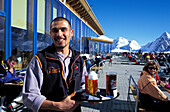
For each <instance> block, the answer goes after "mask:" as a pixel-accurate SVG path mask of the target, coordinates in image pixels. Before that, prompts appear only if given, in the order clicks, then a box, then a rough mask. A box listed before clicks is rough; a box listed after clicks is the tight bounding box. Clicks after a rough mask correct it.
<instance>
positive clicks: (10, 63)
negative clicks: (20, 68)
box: [7, 60, 17, 68]
mask: <svg viewBox="0 0 170 112" xmlns="http://www.w3.org/2000/svg"><path fill="white" fill-rule="evenodd" d="M7 63H8V66H9V67H10V68H14V66H15V65H16V64H17V62H15V61H13V60H12V61H9V60H8V61H7Z"/></svg>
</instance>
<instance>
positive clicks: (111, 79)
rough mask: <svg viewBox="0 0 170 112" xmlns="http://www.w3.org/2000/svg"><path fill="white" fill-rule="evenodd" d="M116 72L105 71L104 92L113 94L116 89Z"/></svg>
mask: <svg viewBox="0 0 170 112" xmlns="http://www.w3.org/2000/svg"><path fill="white" fill-rule="evenodd" d="M116 79H117V73H116V72H106V94H107V95H110V96H114V90H116V83H117V81H116Z"/></svg>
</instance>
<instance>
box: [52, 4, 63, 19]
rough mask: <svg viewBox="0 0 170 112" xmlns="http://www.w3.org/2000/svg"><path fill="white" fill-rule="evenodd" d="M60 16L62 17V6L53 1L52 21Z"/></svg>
mask: <svg viewBox="0 0 170 112" xmlns="http://www.w3.org/2000/svg"><path fill="white" fill-rule="evenodd" d="M61 16H62V6H61V5H60V4H59V3H58V2H57V1H54V6H53V19H54V18H56V17H61Z"/></svg>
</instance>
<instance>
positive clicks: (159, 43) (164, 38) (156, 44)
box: [141, 32, 170, 52]
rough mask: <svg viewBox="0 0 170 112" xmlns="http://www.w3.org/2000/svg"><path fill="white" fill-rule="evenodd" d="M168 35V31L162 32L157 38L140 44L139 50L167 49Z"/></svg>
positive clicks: (154, 50)
mask: <svg viewBox="0 0 170 112" xmlns="http://www.w3.org/2000/svg"><path fill="white" fill-rule="evenodd" d="M169 43H170V35H169V33H168V32H164V33H163V34H162V35H161V36H160V37H159V38H157V39H156V40H155V41H153V42H151V43H148V44H146V45H145V46H142V48H141V50H143V51H147V52H160V51H165V50H167V51H169V50H170V49H169V46H170V44H169Z"/></svg>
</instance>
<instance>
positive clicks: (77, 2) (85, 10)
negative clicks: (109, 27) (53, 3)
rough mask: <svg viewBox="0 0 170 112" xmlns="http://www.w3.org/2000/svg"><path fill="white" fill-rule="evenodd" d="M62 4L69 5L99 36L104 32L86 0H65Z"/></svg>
mask: <svg viewBox="0 0 170 112" xmlns="http://www.w3.org/2000/svg"><path fill="white" fill-rule="evenodd" d="M64 4H66V5H69V7H71V8H72V9H73V10H74V11H75V12H76V13H77V14H78V15H79V16H80V18H81V19H84V20H85V22H87V23H88V24H89V25H90V27H92V28H93V30H95V31H96V32H97V33H98V34H99V35H103V34H104V30H103V29H102V27H101V26H100V23H99V21H98V20H97V18H96V16H95V15H94V13H93V11H92V9H91V7H90V6H89V4H88V3H87V1H86V0H66V2H65V3H64Z"/></svg>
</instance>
